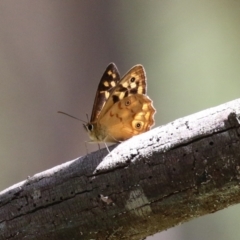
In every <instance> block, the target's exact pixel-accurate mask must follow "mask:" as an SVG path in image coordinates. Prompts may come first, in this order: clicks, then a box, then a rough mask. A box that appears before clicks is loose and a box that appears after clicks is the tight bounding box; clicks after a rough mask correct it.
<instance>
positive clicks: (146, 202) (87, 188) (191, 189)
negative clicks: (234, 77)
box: [0, 99, 240, 240]
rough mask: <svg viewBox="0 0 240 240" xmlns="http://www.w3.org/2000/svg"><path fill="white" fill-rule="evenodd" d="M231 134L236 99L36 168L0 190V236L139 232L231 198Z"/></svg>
mask: <svg viewBox="0 0 240 240" xmlns="http://www.w3.org/2000/svg"><path fill="white" fill-rule="evenodd" d="M239 139H240V99H237V100H235V101H231V102H229V103H226V104H223V105H220V106H218V107H215V108H211V109H207V110H205V111H202V112H199V113H196V114H193V115H190V116H187V117H184V118H181V119H178V120H176V121H174V122H171V123H169V124H167V125H165V126H161V127H157V128H155V129H153V130H151V131H149V132H147V133H145V134H142V135H139V136H136V137H133V138H131V139H130V140H128V141H125V142H123V143H122V144H120V145H118V146H117V147H116V148H115V149H114V150H112V151H111V153H110V154H108V155H107V151H106V149H102V150H99V151H97V152H94V153H92V154H88V155H86V156H84V157H80V158H78V159H76V160H73V161H70V162H67V163H64V164H62V165H60V166H57V167H54V168H52V169H49V170H47V171H44V172H41V173H38V174H36V175H34V176H32V177H29V178H28V179H27V180H25V181H23V182H20V183H18V184H15V185H13V186H12V187H10V188H8V189H6V190H4V191H2V192H1V193H0V229H1V231H0V239H1V240H3V239H4V240H5V239H9V240H16V239H26V240H28V239H39V240H45V239H48V240H49V239H51V240H65V239H66V240H70V239H100V240H101V239H142V238H144V237H146V236H149V235H152V234H154V233H157V232H159V231H163V230H166V229H168V228H170V227H173V226H175V225H177V224H180V223H183V222H185V221H189V220H191V219H193V218H196V217H199V216H202V215H205V214H209V213H213V212H216V211H218V210H220V209H223V208H226V207H228V206H230V205H233V204H236V203H239V202H240V189H239V179H240V142H239ZM110 149H113V148H110Z"/></svg>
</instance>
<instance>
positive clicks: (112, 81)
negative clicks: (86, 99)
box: [90, 63, 120, 122]
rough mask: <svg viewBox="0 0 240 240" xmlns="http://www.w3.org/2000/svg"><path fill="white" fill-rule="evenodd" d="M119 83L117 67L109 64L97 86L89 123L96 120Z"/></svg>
mask: <svg viewBox="0 0 240 240" xmlns="http://www.w3.org/2000/svg"><path fill="white" fill-rule="evenodd" d="M119 81H120V74H119V72H118V69H117V66H116V65H115V64H114V63H110V64H109V65H108V67H107V68H106V70H105V72H104V73H103V76H102V78H101V80H100V83H99V85H98V88H97V92H96V96H95V100H94V104H93V109H92V115H91V120H90V122H94V121H95V120H96V119H97V118H98V116H99V114H100V113H101V111H102V109H103V108H104V105H105V103H106V102H107V100H108V98H109V97H110V95H111V93H112V92H113V90H114V88H115V87H116V86H117V84H118V82H119Z"/></svg>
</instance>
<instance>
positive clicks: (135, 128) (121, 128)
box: [99, 94, 156, 142]
mask: <svg viewBox="0 0 240 240" xmlns="http://www.w3.org/2000/svg"><path fill="white" fill-rule="evenodd" d="M155 112H156V110H155V109H154V107H153V106H152V100H151V99H150V98H148V97H147V96H146V95H143V94H135V95H131V96H128V97H125V98H123V99H122V100H120V101H118V102H116V103H114V105H113V106H112V107H111V109H109V111H108V112H107V113H106V114H105V115H104V116H103V117H102V118H101V119H100V120H99V123H100V125H101V127H102V129H106V130H105V131H106V138H105V139H104V142H120V141H125V140H127V139H129V138H131V137H132V136H135V135H138V134H140V133H143V132H146V131H148V130H149V129H150V128H151V127H152V126H153V125H154V114H155Z"/></svg>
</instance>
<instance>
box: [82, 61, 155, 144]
mask: <svg viewBox="0 0 240 240" xmlns="http://www.w3.org/2000/svg"><path fill="white" fill-rule="evenodd" d="M145 94H146V74H145V71H144V68H143V66H142V65H136V66H134V67H133V68H132V69H130V70H129V72H128V73H127V74H126V75H125V76H124V77H123V78H122V79H120V75H119V72H118V69H117V67H116V65H115V64H113V63H111V64H109V66H108V67H107V69H106V70H105V72H104V74H103V76H102V78H101V80H100V83H99V86H98V90H97V93H96V97H95V102H94V106H93V111H92V116H91V119H90V122H89V123H88V124H85V125H84V128H85V129H86V131H87V132H88V134H89V137H90V139H91V142H122V141H125V140H127V139H129V138H131V137H132V136H135V135H138V134H140V133H143V132H146V131H148V130H149V129H150V128H151V126H152V125H153V124H154V114H155V112H156V110H155V109H154V107H153V106H152V100H151V99H150V98H149V97H148V96H147V95H145Z"/></svg>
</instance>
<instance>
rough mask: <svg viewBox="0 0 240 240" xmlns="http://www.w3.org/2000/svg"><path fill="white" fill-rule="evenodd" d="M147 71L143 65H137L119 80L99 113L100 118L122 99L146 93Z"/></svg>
mask: <svg viewBox="0 0 240 240" xmlns="http://www.w3.org/2000/svg"><path fill="white" fill-rule="evenodd" d="M146 80H147V78H146V73H145V70H144V68H143V66H142V65H135V66H134V67H133V68H131V69H130V70H129V71H128V72H127V73H126V74H125V76H124V77H123V78H122V79H121V81H119V82H118V83H117V85H116V87H114V88H113V89H111V90H112V91H111V92H110V95H109V97H108V99H107V101H106V104H105V105H104V107H103V108H102V111H101V112H100V113H99V119H100V118H102V117H103V116H105V114H106V113H107V111H109V109H110V108H111V107H112V106H113V105H114V104H115V103H117V102H119V101H121V100H122V99H124V98H126V97H129V96H132V95H135V94H145V93H146V90H147V83H146Z"/></svg>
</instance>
